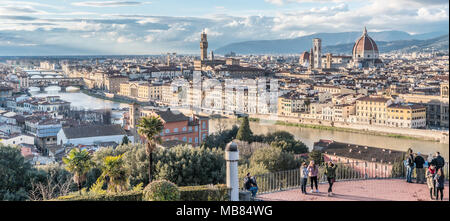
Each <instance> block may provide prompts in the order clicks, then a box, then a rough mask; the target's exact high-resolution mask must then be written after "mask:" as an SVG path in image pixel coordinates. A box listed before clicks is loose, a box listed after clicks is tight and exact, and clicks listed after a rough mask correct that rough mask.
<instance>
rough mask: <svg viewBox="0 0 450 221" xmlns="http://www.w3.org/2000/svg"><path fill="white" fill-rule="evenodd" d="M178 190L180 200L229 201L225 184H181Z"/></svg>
mask: <svg viewBox="0 0 450 221" xmlns="http://www.w3.org/2000/svg"><path fill="white" fill-rule="evenodd" d="M178 188H179V190H180V200H181V201H229V200H230V188H228V187H227V186H226V185H225V184H218V185H214V186H213V185H204V186H182V187H178Z"/></svg>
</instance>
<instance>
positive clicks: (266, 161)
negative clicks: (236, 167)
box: [250, 147, 300, 172]
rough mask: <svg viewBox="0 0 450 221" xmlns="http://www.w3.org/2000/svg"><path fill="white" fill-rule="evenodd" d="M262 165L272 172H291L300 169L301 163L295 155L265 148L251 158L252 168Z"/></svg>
mask: <svg viewBox="0 0 450 221" xmlns="http://www.w3.org/2000/svg"><path fill="white" fill-rule="evenodd" d="M257 164H262V165H264V167H265V168H267V169H268V170H269V171H270V172H277V171H283V170H291V169H295V168H298V167H299V164H300V162H299V161H297V160H295V158H294V155H293V154H292V153H289V152H285V151H283V150H281V149H280V148H277V147H263V148H260V149H257V150H256V151H255V152H254V153H253V155H252V156H251V157H250V167H252V166H253V165H257Z"/></svg>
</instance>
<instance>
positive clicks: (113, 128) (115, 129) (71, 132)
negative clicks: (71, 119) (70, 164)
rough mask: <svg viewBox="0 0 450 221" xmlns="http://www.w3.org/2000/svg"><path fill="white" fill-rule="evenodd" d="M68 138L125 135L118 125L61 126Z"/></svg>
mask: <svg viewBox="0 0 450 221" xmlns="http://www.w3.org/2000/svg"><path fill="white" fill-rule="evenodd" d="M62 130H63V131H64V134H65V135H66V137H67V138H68V139H74V138H84V137H100V136H115V135H127V133H126V132H125V130H124V129H123V128H122V127H121V126H120V125H89V126H79V127H66V128H62Z"/></svg>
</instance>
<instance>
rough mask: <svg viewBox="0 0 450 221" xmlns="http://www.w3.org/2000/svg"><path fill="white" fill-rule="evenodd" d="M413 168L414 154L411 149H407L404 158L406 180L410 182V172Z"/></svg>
mask: <svg viewBox="0 0 450 221" xmlns="http://www.w3.org/2000/svg"><path fill="white" fill-rule="evenodd" d="M413 170H414V154H413V151H412V149H411V148H410V149H409V150H408V158H407V159H406V182H408V183H412V172H413Z"/></svg>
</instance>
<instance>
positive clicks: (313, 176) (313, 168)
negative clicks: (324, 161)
mask: <svg viewBox="0 0 450 221" xmlns="http://www.w3.org/2000/svg"><path fill="white" fill-rule="evenodd" d="M318 174H319V167H318V166H317V165H316V164H315V163H314V160H311V162H310V163H309V166H308V176H309V181H310V182H311V193H313V192H314V189H313V187H314V186H315V187H316V193H318V192H319V185H318V183H317V175H318Z"/></svg>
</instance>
